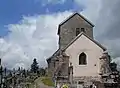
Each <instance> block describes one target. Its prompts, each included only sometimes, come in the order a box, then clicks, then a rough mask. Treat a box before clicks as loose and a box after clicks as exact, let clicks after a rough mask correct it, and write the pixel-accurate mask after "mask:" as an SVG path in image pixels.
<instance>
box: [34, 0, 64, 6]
mask: <svg viewBox="0 0 120 88" xmlns="http://www.w3.org/2000/svg"><path fill="white" fill-rule="evenodd" d="M36 1H37V2H39V0H36ZM65 1H66V0H41V2H42V5H43V6H45V5H47V4H64V3H65Z"/></svg>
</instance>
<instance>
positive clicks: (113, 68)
mask: <svg viewBox="0 0 120 88" xmlns="http://www.w3.org/2000/svg"><path fill="white" fill-rule="evenodd" d="M110 68H111V70H112V71H117V64H116V63H115V62H113V63H110Z"/></svg>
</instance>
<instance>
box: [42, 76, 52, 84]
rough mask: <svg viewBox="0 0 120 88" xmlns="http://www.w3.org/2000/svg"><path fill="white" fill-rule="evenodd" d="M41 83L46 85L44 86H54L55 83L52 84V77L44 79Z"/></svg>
mask: <svg viewBox="0 0 120 88" xmlns="http://www.w3.org/2000/svg"><path fill="white" fill-rule="evenodd" d="M41 81H42V82H43V83H44V85H47V86H54V83H53V82H52V80H51V78H50V77H43V78H42V79H41Z"/></svg>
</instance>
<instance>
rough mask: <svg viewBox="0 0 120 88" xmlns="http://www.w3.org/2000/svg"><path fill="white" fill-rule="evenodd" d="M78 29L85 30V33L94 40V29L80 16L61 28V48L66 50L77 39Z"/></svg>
mask: <svg viewBox="0 0 120 88" xmlns="http://www.w3.org/2000/svg"><path fill="white" fill-rule="evenodd" d="M76 28H79V29H81V28H84V29H85V33H86V34H87V35H88V36H89V37H91V38H93V27H92V26H91V25H90V24H89V23H88V22H86V21H85V20H84V19H83V18H81V17H80V16H79V15H75V16H74V17H72V18H71V19H70V20H68V21H67V22H66V23H64V24H63V25H61V26H60V34H59V48H64V47H65V46H66V45H68V44H69V43H70V42H71V41H72V40H73V39H74V38H75V37H76ZM80 32H81V31H80Z"/></svg>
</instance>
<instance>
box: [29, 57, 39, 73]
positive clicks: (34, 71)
mask: <svg viewBox="0 0 120 88" xmlns="http://www.w3.org/2000/svg"><path fill="white" fill-rule="evenodd" d="M38 69H39V66H38V63H37V60H36V58H34V60H33V63H32V65H31V72H33V73H37V72H38Z"/></svg>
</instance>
